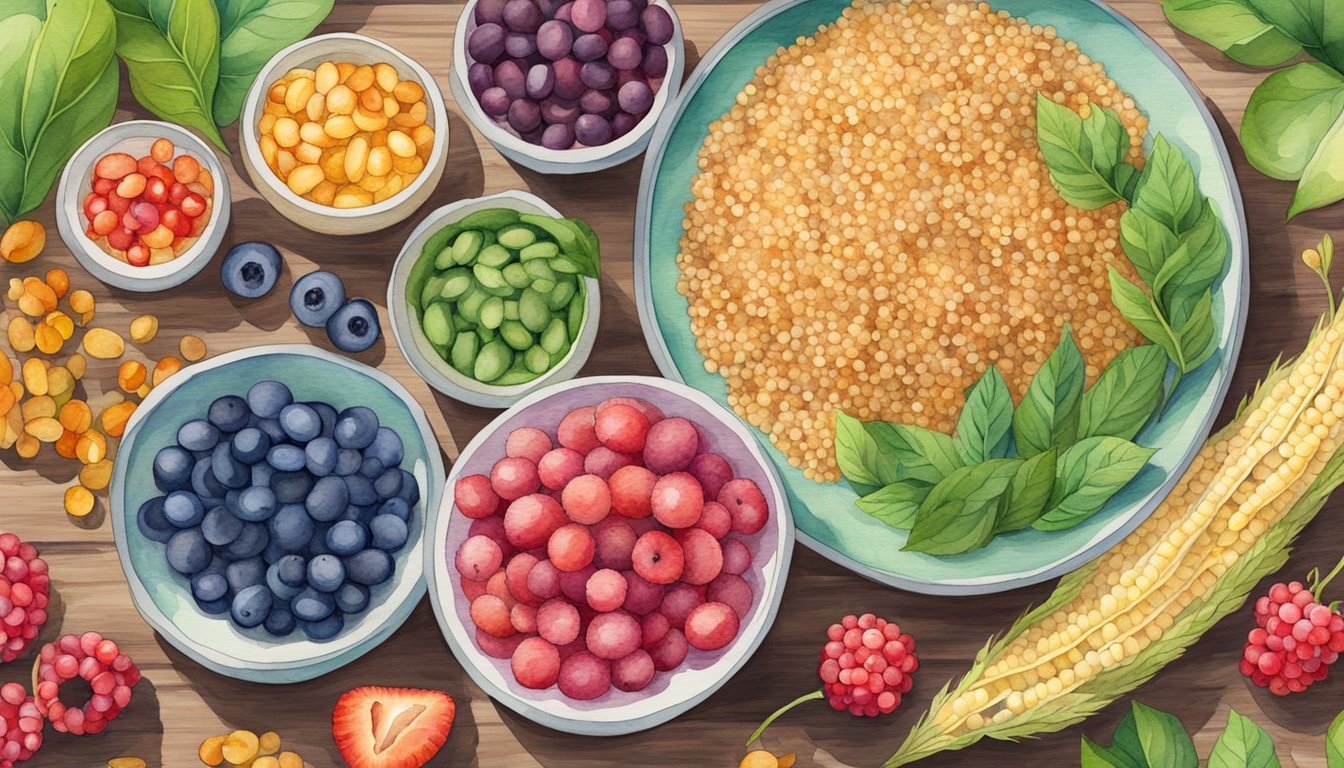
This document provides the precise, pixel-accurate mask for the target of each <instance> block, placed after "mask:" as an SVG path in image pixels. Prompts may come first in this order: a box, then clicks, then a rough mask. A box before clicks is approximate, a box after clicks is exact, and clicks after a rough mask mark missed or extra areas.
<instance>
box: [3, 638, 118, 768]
mask: <svg viewBox="0 0 1344 768" xmlns="http://www.w3.org/2000/svg"><path fill="white" fill-rule="evenodd" d="M75 677H80V678H83V679H84V680H86V681H87V682H88V683H89V687H90V688H91V689H92V690H93V695H92V696H91V697H90V698H89V700H88V701H87V702H85V703H84V704H83V705H82V706H79V707H74V706H71V705H69V704H66V703H65V702H63V701H61V699H60V692H61V685H62V684H63V683H65V682H66V681H67V680H72V679H74V678H75ZM138 682H140V670H138V669H136V667H135V663H134V662H132V661H131V657H129V656H127V655H126V654H124V653H122V652H121V651H120V649H118V648H117V644H116V643H114V642H112V641H111V640H105V639H103V636H102V635H100V634H98V633H97V632H85V633H84V634H82V635H65V636H63V637H61V638H60V639H58V640H56V641H55V642H52V643H47V644H46V645H44V646H42V650H41V651H39V652H38V668H37V690H36V691H35V693H36V705H37V711H38V712H39V713H41V715H42V716H44V717H46V718H47V719H48V720H50V721H51V725H52V727H53V728H55V729H56V730H57V731H60V732H62V733H73V734H75V735H76V736H83V735H85V734H95V733H101V732H102V731H103V729H104V728H106V727H107V724H108V723H110V722H112V721H113V720H115V719H116V718H117V715H120V714H121V710H123V709H125V708H126V705H128V704H130V703H131V689H132V688H134V687H135V684H136V683H138ZM0 768H4V765H3V764H0Z"/></svg>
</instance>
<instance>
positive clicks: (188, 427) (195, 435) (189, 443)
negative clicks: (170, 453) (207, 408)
mask: <svg viewBox="0 0 1344 768" xmlns="http://www.w3.org/2000/svg"><path fill="white" fill-rule="evenodd" d="M218 442H219V428H218V427H216V426H215V425H214V424H211V423H210V422H208V421H205V420H204V419H196V420H195V421H188V422H187V423H186V424H183V425H182V426H181V427H180V428H178V430H177V444H178V445H180V446H182V447H183V448H185V449H187V450H188V451H208V450H210V449H211V448H214V447H215V443H218Z"/></svg>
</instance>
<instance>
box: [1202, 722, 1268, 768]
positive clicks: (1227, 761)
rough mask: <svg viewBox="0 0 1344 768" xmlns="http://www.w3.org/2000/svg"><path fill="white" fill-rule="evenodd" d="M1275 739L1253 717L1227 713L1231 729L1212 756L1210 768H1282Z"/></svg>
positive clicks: (1227, 728) (1210, 757) (1225, 732)
mask: <svg viewBox="0 0 1344 768" xmlns="http://www.w3.org/2000/svg"><path fill="white" fill-rule="evenodd" d="M1280 765H1281V763H1279V756H1278V755H1277V754H1276V753H1275V752H1274V740H1273V739H1271V738H1270V736H1269V734H1268V733H1266V732H1265V729H1263V728H1261V727H1260V726H1258V725H1256V724H1255V723H1253V722H1251V720H1250V719H1249V718H1245V717H1242V716H1241V715H1239V714H1237V711H1236V710H1231V711H1229V712H1228V713H1227V727H1226V728H1224V729H1223V732H1222V734H1221V735H1220V736H1219V737H1218V741H1217V742H1216V743H1214V745H1213V751H1212V752H1210V753H1209V764H1208V768H1279V766H1280Z"/></svg>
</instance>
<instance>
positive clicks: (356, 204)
mask: <svg viewBox="0 0 1344 768" xmlns="http://www.w3.org/2000/svg"><path fill="white" fill-rule="evenodd" d="M331 204H332V207H335V208H362V207H364V206H366V205H373V194H372V193H370V192H366V191H365V190H363V189H360V188H359V187H355V186H346V187H342V188H341V189H339V190H337V192H336V199H335V200H333V201H332V203H331Z"/></svg>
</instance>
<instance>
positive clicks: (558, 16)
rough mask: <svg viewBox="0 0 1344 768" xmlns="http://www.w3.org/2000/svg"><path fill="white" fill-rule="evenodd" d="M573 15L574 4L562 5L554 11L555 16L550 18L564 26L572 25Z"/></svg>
mask: <svg viewBox="0 0 1344 768" xmlns="http://www.w3.org/2000/svg"><path fill="white" fill-rule="evenodd" d="M573 14H574V3H565V4H564V5H562V6H560V7H559V8H556V9H555V15H554V16H552V17H551V18H553V19H555V20H556V21H563V22H565V23H566V24H573V23H574V16H573Z"/></svg>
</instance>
